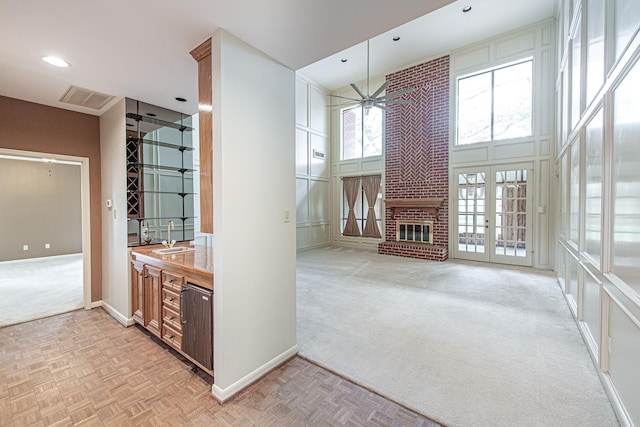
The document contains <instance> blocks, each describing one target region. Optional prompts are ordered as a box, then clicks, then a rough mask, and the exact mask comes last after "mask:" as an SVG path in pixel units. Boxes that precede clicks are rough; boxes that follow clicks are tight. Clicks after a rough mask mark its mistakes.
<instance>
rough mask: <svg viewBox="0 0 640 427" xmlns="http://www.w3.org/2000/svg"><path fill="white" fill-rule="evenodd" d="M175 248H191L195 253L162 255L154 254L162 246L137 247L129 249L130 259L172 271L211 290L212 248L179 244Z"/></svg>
mask: <svg viewBox="0 0 640 427" xmlns="http://www.w3.org/2000/svg"><path fill="white" fill-rule="evenodd" d="M177 246H192V247H194V248H195V251H189V252H183V253H178V254H170V255H162V254H157V253H154V252H153V251H154V250H156V249H162V248H163V247H164V246H162V245H150V246H137V247H134V248H131V257H132V259H135V260H136V261H140V262H143V263H145V264H151V265H154V266H156V267H159V268H161V269H164V270H173V271H176V272H180V273H182V274H184V275H185V276H187V277H186V278H187V279H188V280H189V279H195V280H197V281H198V282H201V283H198V284H200V285H201V286H205V287H207V288H211V289H213V248H211V247H209V246H201V245H190V244H189V243H179V244H176V245H175V247H177ZM203 281H206V282H207V283H202V282H203Z"/></svg>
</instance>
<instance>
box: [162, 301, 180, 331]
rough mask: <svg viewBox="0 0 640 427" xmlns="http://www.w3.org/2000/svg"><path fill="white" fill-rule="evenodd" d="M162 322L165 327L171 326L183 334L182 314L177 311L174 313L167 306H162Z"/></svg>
mask: <svg viewBox="0 0 640 427" xmlns="http://www.w3.org/2000/svg"><path fill="white" fill-rule="evenodd" d="M162 321H163V322H164V324H165V325H169V326H171V328H172V329H174V330H175V331H177V332H180V333H182V325H181V324H180V314H179V313H178V312H177V311H173V310H172V309H170V308H169V307H167V306H166V305H163V306H162Z"/></svg>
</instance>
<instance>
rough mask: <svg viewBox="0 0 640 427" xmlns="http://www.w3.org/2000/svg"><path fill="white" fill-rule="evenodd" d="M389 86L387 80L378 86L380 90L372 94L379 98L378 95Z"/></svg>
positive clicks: (373, 96)
mask: <svg viewBox="0 0 640 427" xmlns="http://www.w3.org/2000/svg"><path fill="white" fill-rule="evenodd" d="M387 86H389V81H385V82H384V83H382V86H380V87H379V88H378V90H376V91H375V92H374V93H373V95H371V97H372V98H377V96H378V95H380V94H381V93H382V91H384V90H385V89H386V88H387Z"/></svg>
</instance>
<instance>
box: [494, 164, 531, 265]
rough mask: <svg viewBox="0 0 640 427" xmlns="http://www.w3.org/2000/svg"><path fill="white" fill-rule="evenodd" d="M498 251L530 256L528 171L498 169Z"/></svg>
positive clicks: (496, 221)
mask: <svg viewBox="0 0 640 427" xmlns="http://www.w3.org/2000/svg"><path fill="white" fill-rule="evenodd" d="M495 206H496V211H495V249H494V250H495V254H496V255H503V256H513V257H526V256H527V234H526V231H527V171H526V170H525V169H515V170H505V171H497V172H496V200H495Z"/></svg>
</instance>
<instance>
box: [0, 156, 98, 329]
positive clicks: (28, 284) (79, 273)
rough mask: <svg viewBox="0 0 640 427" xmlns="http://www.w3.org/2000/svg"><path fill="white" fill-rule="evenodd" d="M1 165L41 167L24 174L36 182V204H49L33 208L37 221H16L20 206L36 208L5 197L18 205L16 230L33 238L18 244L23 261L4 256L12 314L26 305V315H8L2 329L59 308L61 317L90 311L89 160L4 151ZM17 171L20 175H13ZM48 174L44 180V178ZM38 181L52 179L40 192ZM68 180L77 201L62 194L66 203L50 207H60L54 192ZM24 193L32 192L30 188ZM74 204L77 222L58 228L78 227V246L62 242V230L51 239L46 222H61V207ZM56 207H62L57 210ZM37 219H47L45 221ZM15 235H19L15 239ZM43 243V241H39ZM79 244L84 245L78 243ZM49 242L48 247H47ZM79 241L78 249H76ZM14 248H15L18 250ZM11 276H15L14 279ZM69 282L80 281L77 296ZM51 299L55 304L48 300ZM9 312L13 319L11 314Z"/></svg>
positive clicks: (26, 201)
mask: <svg viewBox="0 0 640 427" xmlns="http://www.w3.org/2000/svg"><path fill="white" fill-rule="evenodd" d="M0 160H4V161H11V162H13V161H16V162H17V163H24V164H32V165H41V166H42V167H38V168H34V167H31V168H27V169H26V171H28V172H24V173H27V175H26V176H27V177H28V179H29V180H30V181H32V182H30V184H29V185H30V186H31V187H29V188H33V189H34V190H33V191H34V192H35V193H36V194H35V195H34V196H33V197H36V198H35V199H32V200H31V201H33V202H37V201H38V200H39V199H38V198H40V197H41V198H42V199H44V200H45V202H44V204H45V205H46V206H45V208H41V209H40V208H38V207H36V206H33V209H32V210H33V211H35V214H34V215H35V217H34V215H31V214H30V212H29V211H28V210H27V211H25V212H26V214H25V215H23V216H21V215H18V216H16V215H15V211H16V210H17V209H18V206H17V204H20V203H21V204H26V205H27V208H28V206H31V203H30V201H29V199H28V198H27V197H24V194H25V193H19V196H21V197H19V198H18V199H15V198H12V197H14V196H11V193H10V192H9V193H7V194H5V196H6V197H9V198H10V199H11V198H12V199H11V200H14V201H15V202H16V203H12V204H10V205H7V206H12V209H13V211H14V212H13V213H12V214H13V216H14V217H15V218H13V223H14V229H16V230H18V229H20V228H21V227H16V226H15V225H16V224H20V223H22V227H24V228H23V229H24V230H25V231H28V232H29V233H25V235H24V237H25V241H24V242H22V241H21V239H19V240H20V242H18V243H20V245H19V250H20V251H22V250H24V251H28V252H24V253H22V252H21V254H19V255H16V254H14V255H11V254H9V255H7V254H5V255H7V256H8V258H7V257H3V261H6V262H3V269H2V271H3V272H4V274H3V276H5V277H2V278H0V279H7V280H2V281H3V283H4V284H5V285H7V286H10V287H11V295H12V296H13V297H14V298H13V300H12V301H14V302H12V303H11V304H12V309H14V308H16V307H15V306H16V305H18V303H20V304H24V306H25V308H26V309H25V310H24V313H22V311H21V310H12V313H13V314H12V315H11V316H9V315H8V314H7V316H6V317H7V319H0V326H5V325H7V324H10V323H20V322H23V321H28V320H33V319H35V318H39V317H45V316H49V315H53V314H56V310H55V309H54V307H53V306H54V305H60V306H61V307H63V308H64V309H63V310H62V311H58V312H64V311H69V310H70V309H77V308H85V309H89V308H91V306H92V304H91V233H90V230H91V223H90V211H89V209H90V203H89V197H90V189H89V188H90V187H89V159H88V158H84V157H76V156H66V155H58V154H50V153H39V152H27V151H21V150H11V149H3V148H0ZM42 168H44V169H45V171H44V172H42V171H40V169H42ZM47 170H48V173H47ZM72 170H75V172H72ZM17 171H18V169H17V170H16V171H14V172H17ZM43 173H44V175H42V174H43ZM17 175H19V174H17ZM38 176H46V177H47V178H45V181H46V182H44V183H46V184H47V186H46V187H39V186H38V185H39V184H38V179H42V178H38ZM63 177H64V179H63ZM23 178H24V177H23ZM16 179H18V178H17V176H16V177H14V178H13V180H14V181H15V180H16ZM69 179H71V180H72V182H74V183H75V184H74V190H73V191H72V193H73V194H74V195H75V196H74V197H72V198H71V199H67V197H66V196H68V195H69V194H72V193H68V192H67V193H66V194H65V193H64V192H62V193H60V194H61V198H62V199H63V200H61V201H60V203H57V204H55V203H51V201H52V200H53V201H58V197H59V196H57V195H56V194H57V193H55V194H54V195H52V194H50V192H51V190H50V188H49V186H52V185H53V186H54V187H52V188H55V186H57V185H59V183H60V182H70V181H69ZM14 184H15V185H18V184H19V182H18V181H15V182H14ZM25 185H26V184H25ZM40 185H41V184H40ZM25 189H26V190H28V189H27V188H26V187H25ZM72 199H75V200H76V201H75V202H74V203H73V206H76V207H75V208H74V209H73V212H74V216H73V218H68V219H67V221H66V222H64V221H63V222H62V223H60V222H59V221H58V222H57V224H61V227H62V228H63V231H64V232H68V230H67V229H69V228H71V223H74V224H73V226H74V227H75V228H74V232H75V233H77V234H75V236H76V237H75V239H77V240H74V238H67V236H64V237H61V234H60V232H59V231H58V230H55V233H54V232H53V231H52V232H51V233H50V234H51V235H49V233H48V231H47V230H50V229H51V226H50V223H49V222H47V221H45V220H44V219H47V220H52V221H57V220H55V219H52V218H58V217H60V216H61V211H62V210H63V209H62V208H61V207H62V206H64V205H65V204H68V203H70V201H69V200H72ZM7 200H9V199H7ZM36 204H37V203H36ZM41 204H42V203H41ZM54 205H56V206H57V207H58V209H57V210H56V206H54ZM23 208H24V207H23ZM38 215H45V216H44V217H43V216H38ZM62 216H63V215H62ZM37 218H41V220H40V221H36V219H37ZM65 218H66V217H65ZM38 222H40V223H42V224H40V223H38ZM41 225H42V226H43V227H44V228H43V230H44V232H42V233H39V232H38V227H39V226H41ZM34 230H35V232H34ZM13 234H14V235H15V234H16V233H13ZM27 234H28V235H29V239H28V240H29V241H27V240H26V239H27ZM40 234H43V235H44V234H46V235H47V236H40ZM21 235H22V234H20V236H21ZM34 236H36V237H34ZM14 237H15V236H14ZM39 237H42V238H41V239H40V238H39ZM49 239H51V240H49ZM14 240H15V239H14ZM40 240H42V241H40ZM78 240H80V242H79V243H78ZM45 241H46V243H44V242H45ZM74 241H75V242H76V243H73V242H74ZM13 243H16V242H13ZM23 243H24V245H23ZM12 246H15V244H14V245H12ZM23 246H24V247H23ZM5 252H6V251H5ZM32 273H33V279H34V280H30V279H31V276H30V274H32ZM9 276H12V277H13V278H12V277H9ZM27 277H28V278H27ZM38 278H39V279H38ZM69 278H73V280H75V281H76V283H77V285H75V286H76V287H75V290H72V291H70V290H69V289H67V288H69V286H67V283H65V280H67V279H69ZM25 279H26V280H25ZM56 280H60V281H61V283H64V285H65V286H63V287H57V286H55V283H54V282H56ZM20 284H22V285H20ZM38 287H40V288H42V289H41V291H42V292H40V291H37V290H36V289H35V288H38ZM56 289H58V290H60V292H56ZM63 290H64V292H63ZM23 291H24V292H23ZM34 292H35V293H34ZM69 292H70V293H69ZM47 294H48V295H49V296H50V297H51V298H47ZM19 295H22V296H19ZM43 298H44V300H43ZM9 299H10V298H9ZM71 300H73V301H71ZM38 301H40V303H38ZM6 303H9V301H6ZM58 303H60V304H58ZM35 305H39V306H40V307H41V308H42V310H34V309H35V307H34V306H35ZM5 311H7V313H8V310H5Z"/></svg>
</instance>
